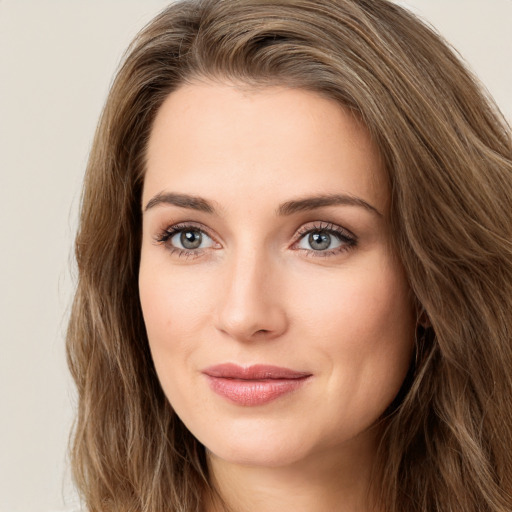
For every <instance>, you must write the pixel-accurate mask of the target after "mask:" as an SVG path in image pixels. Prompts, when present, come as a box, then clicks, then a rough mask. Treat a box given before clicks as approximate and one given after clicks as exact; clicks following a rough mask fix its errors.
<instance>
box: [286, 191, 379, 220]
mask: <svg viewBox="0 0 512 512" xmlns="http://www.w3.org/2000/svg"><path fill="white" fill-rule="evenodd" d="M340 205H341V206H357V207H360V208H364V209H365V210H367V211H369V212H371V213H374V214H375V215H377V216H378V217H383V215H382V213H381V212H379V210H377V208H375V206H372V205H371V204H370V203H368V202H367V201H365V200H364V199H361V198H360V197H357V196H352V195H348V194H327V195H318V196H311V197H305V198H303V199H297V200H294V201H287V202H286V203H283V204H282V205H280V206H279V208H278V209H277V214H278V215H292V214H294V213H297V212H303V211H307V210H315V209H317V208H323V207H325V206H340Z"/></svg>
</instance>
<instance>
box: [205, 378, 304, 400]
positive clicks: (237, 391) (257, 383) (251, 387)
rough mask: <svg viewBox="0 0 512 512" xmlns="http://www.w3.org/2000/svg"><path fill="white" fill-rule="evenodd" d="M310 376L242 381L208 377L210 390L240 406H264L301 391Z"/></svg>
mask: <svg viewBox="0 0 512 512" xmlns="http://www.w3.org/2000/svg"><path fill="white" fill-rule="evenodd" d="M309 377H310V376H305V377H300V378H297V379H265V380H241V379H228V378H223V377H211V376H209V375H207V378H208V381H209V384H210V388H211V389H212V390H213V391H214V392H215V393H217V394H218V395H220V396H222V397H224V398H227V399H228V400H230V401H231V402H234V403H236V404H238V405H245V406H251V405H263V404H266V403H268V402H271V401H272V400H276V399H277V398H279V397H281V396H284V395H287V394H289V393H292V392H293V391H296V390H297V389H299V388H300V387H301V386H302V385H303V384H304V383H305V382H306V380H308V379H309Z"/></svg>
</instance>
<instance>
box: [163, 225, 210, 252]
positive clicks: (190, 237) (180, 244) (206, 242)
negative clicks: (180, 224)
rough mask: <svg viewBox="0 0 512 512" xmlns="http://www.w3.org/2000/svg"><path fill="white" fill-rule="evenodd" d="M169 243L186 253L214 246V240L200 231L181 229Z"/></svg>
mask: <svg viewBox="0 0 512 512" xmlns="http://www.w3.org/2000/svg"><path fill="white" fill-rule="evenodd" d="M169 241H170V243H171V245H172V246H173V247H176V248H177V249H182V250H186V251H193V250H194V249H205V248H207V247H212V246H213V240H212V239H211V238H210V237H209V236H208V235H207V234H206V233H204V232H203V231H201V230H200V229H190V228H189V229H181V230H179V231H177V232H176V233H175V234H174V235H172V237H171V238H170V239H169Z"/></svg>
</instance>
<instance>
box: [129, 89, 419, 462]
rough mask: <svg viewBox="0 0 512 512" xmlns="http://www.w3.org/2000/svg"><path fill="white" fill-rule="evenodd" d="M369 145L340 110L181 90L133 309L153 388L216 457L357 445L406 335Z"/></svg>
mask: <svg viewBox="0 0 512 512" xmlns="http://www.w3.org/2000/svg"><path fill="white" fill-rule="evenodd" d="M388 203H389V190H388V187H387V182H386V178H385V174H384V171H383V168H382V163H381V161H380V159H379V155H378V152H377V150H376V148H375V146H374V145H373V143H372V141H371V140H370V138H369V135H368V133H367V131H366V130H365V128H364V127H363V126H362V125H361V123H360V122H358V120H357V119H356V117H355V116H353V115H351V114H350V113H349V112H348V111H346V110H344V109H342V108H341V107H340V106H339V105H337V104H336V103H335V102H333V101H331V100H329V99H325V98H323V97H321V96H320V95H317V94H314V93H311V92H306V91H303V90H296V89H288V88H281V87H272V88H263V89H256V90H250V89H248V88H241V87H236V86H234V85H221V84H195V85H185V86H183V87H182V88H180V89H179V90H177V91H175V92H173V93H172V94H170V96H169V97H168V98H167V99H166V101H165V103H164V104H163V106H162V107H161V109H160V111H159V113H158V115H157V117H156V120H155V123H154V126H153V129H152V133H151V137H150V140H149V146H148V153H147V173H146V176H145V182H144V191H143V203H142V208H143V210H144V214H143V218H144V220H143V241H142V255H141V263H140V276H139V286H140V299H141V304H142V309H143V313H144V320H145V323H146V328H147V334H148V338H149V344H150V348H151V352H152V355H153V359H154V363H155V367H156V370H157V373H158V377H159V379H160V382H161V385H162V388H163V390H164V392H165V394H166V396H167V397H168V399H169V401H170V403H171V404H172V406H173V408H174V409H175V411H176V412H177V414H178V415H179V416H180V418H181V419H182V421H183V422H184V423H185V425H186V426H187V427H188V428H189V430H190V431H191V432H192V433H193V434H194V436H196V437H197V439H198V440H199V441H200V442H201V443H203V444H204V445H205V446H206V447H207V448H208V449H209V451H211V453H212V454H213V455H214V456H216V457H218V458H219V459H222V460H224V461H228V462H233V463H243V464H255V465H269V466H278V465H284V464H291V463H294V462H297V461H300V460H305V459H307V458H308V457H313V456H317V455H320V454H322V453H324V454H327V453H329V454H336V453H337V452H341V451H342V450H344V449H345V448H347V447H348V446H350V444H351V443H354V442H355V441H356V440H357V442H361V440H363V442H364V440H365V439H368V442H370V439H372V435H373V434H372V430H371V429H370V427H371V426H372V425H374V424H375V422H376V421H377V420H378V419H379V417H380V416H381V415H382V413H383V412H384V410H385V409H386V407H387V406H388V405H389V404H390V402H391V401H392V400H393V398H394V397H395V395H396V394H397V392H398V390H399V388H400V385H401V384H402V381H403V379H404V376H405V374H406V372H407V369H408V366H409V362H410V358H411V352H412V346H413V339H414V328H415V326H414V312H413V308H412V305H411V300H410V295H409V289H408V285H407V282H406V278H405V276H404V272H403V269H402V266H401V265H400V263H399V261H397V258H396V257H395V256H394V254H393V252H392V249H391V247H390V243H389V242H390V233H389V220H388V208H389V204H388Z"/></svg>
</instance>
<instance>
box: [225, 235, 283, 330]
mask: <svg viewBox="0 0 512 512" xmlns="http://www.w3.org/2000/svg"><path fill="white" fill-rule="evenodd" d="M227 259H228V261H227V262H226V266H227V269H226V273H225V279H226V282H225V287H224V291H223V293H222V300H220V301H219V311H218V326H217V327H218V328H219V329H220V330H221V331H223V332H225V333H226V334H228V335H230V336H231V337H233V338H236V339H239V340H250V339H252V338H254V337H256V336H258V337H261V336H265V337H266V338H271V337H276V336H278V335H280V334H282V333H283V332H284V330H286V314H285V310H284V307H283V304H282V303H281V297H280V294H279V291H278V290H279V284H278V281H279V279H277V274H278V273H277V272H276V262H275V261H273V260H272V257H271V256H270V255H269V253H268V251H265V250H263V249H262V248H261V246H260V247H255V246H254V244H253V243H250V242H248V243H245V244H240V245H239V247H237V249H236V250H234V251H233V252H232V254H230V256H229V257H228V258H227Z"/></svg>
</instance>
